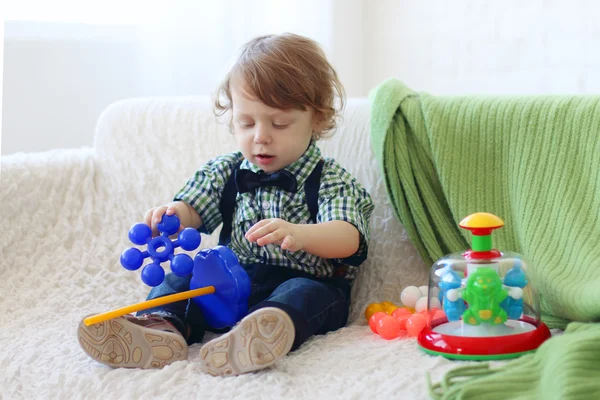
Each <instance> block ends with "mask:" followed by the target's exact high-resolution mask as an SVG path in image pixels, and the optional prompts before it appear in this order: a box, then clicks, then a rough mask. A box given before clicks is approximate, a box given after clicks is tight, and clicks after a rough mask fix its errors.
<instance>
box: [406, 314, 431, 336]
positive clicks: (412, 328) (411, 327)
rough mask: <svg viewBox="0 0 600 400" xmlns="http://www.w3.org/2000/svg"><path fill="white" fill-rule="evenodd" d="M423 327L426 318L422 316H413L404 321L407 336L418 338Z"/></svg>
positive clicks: (425, 323)
mask: <svg viewBox="0 0 600 400" xmlns="http://www.w3.org/2000/svg"><path fill="white" fill-rule="evenodd" d="M425 325H427V317H425V316H424V315H423V314H414V315H413V316H412V317H410V318H409V319H408V321H406V331H407V332H408V336H413V337H414V336H418V335H419V333H421V331H422V330H423V328H425Z"/></svg>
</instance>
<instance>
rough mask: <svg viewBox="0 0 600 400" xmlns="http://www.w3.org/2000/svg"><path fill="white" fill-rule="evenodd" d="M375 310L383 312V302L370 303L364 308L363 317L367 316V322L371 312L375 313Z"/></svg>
mask: <svg viewBox="0 0 600 400" xmlns="http://www.w3.org/2000/svg"><path fill="white" fill-rule="evenodd" d="M376 312H385V309H384V308H383V304H381V303H372V304H369V305H368V306H367V308H366V310H365V318H367V322H368V321H369V320H370V319H371V317H372V316H373V314H375V313H376Z"/></svg>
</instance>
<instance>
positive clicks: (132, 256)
mask: <svg viewBox="0 0 600 400" xmlns="http://www.w3.org/2000/svg"><path fill="white" fill-rule="evenodd" d="M143 262H144V257H143V256H142V252H141V251H139V250H138V249H136V248H135V247H130V248H128V249H127V250H125V251H124V252H123V254H121V265H122V266H123V268H125V269H128V270H130V271H135V270H136V269H138V268H139V267H141V266H142V263H143Z"/></svg>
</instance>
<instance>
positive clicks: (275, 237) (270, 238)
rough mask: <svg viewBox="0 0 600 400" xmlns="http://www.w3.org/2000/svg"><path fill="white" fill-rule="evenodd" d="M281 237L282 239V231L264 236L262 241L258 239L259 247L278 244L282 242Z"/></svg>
mask: <svg viewBox="0 0 600 400" xmlns="http://www.w3.org/2000/svg"><path fill="white" fill-rule="evenodd" d="M281 237H282V233H281V231H280V230H275V231H273V232H271V233H269V234H268V235H264V236H262V237H261V238H260V239H258V240H257V241H256V244H258V245H259V246H264V245H267V244H271V243H276V242H279V241H280V240H281Z"/></svg>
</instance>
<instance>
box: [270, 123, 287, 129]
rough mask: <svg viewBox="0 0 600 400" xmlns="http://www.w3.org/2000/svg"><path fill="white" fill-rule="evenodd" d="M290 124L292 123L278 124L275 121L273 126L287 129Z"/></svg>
mask: <svg viewBox="0 0 600 400" xmlns="http://www.w3.org/2000/svg"><path fill="white" fill-rule="evenodd" d="M288 126H290V124H276V123H275V122H273V128H275V129H285V128H287V127H288Z"/></svg>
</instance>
